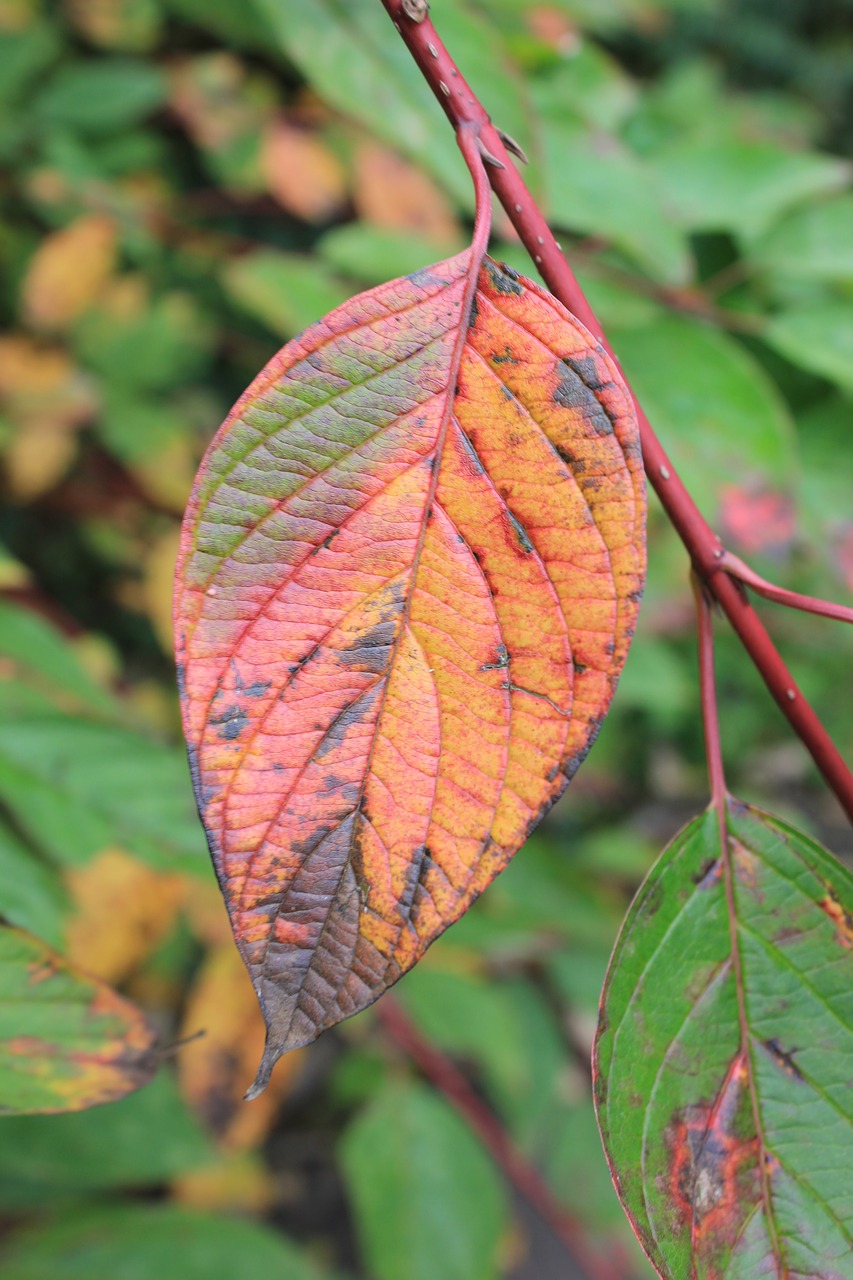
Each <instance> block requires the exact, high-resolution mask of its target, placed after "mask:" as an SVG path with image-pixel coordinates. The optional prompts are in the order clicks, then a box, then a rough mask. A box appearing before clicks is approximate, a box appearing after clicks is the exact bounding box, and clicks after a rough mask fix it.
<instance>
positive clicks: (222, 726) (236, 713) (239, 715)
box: [210, 703, 249, 742]
mask: <svg viewBox="0 0 853 1280" xmlns="http://www.w3.org/2000/svg"><path fill="white" fill-rule="evenodd" d="M210 723H211V724H215V725H218V732H217V737H219V738H223V739H224V740H225V741H227V742H233V740H234V739H235V738H238V737H239V736H240V734H241V733H242V732H243V730H244V729H245V727H246V725H247V724H248V723H249V717H248V716H247V715H246V711H245V708H244V707H241V706H238V705H237V704H236V703H235V704H234V705H233V706H230V707H227V708H226V710H225V711H223V713H222V715H221V716H211V718H210Z"/></svg>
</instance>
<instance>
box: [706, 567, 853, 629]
mask: <svg viewBox="0 0 853 1280" xmlns="http://www.w3.org/2000/svg"><path fill="white" fill-rule="evenodd" d="M722 567H723V568H724V569H725V571H726V573H730V574H731V575H732V577H734V578H737V579H738V580H739V581H740V582H745V583H746V584H747V586H750V587H752V589H753V591H755V592H757V593H758V595H760V596H764V597H765V599H766V600H774V601H775V602H776V604H784V605H787V607H788V608H789V609H800V610H802V612H803V613H817V614H819V615H820V616H821V617H822V618H834V619H835V621H836V622H853V609H849V608H848V607H847V605H844V604H835V603H834V602H833V601H832V600H819V599H817V598H816V597H815V596H804V595H801V594H800V592H799V591H788V589H787V588H786V587H777V586H776V584H775V582H768V581H767V579H766V578H762V577H761V576H760V575H759V574H757V573H756V572H755V570H754V569H750V567H749V565H748V564H744V562H743V561H742V560H741V558H740V556H736V555H733V554H732V552H731V551H725V552H724V553H723V559H722Z"/></svg>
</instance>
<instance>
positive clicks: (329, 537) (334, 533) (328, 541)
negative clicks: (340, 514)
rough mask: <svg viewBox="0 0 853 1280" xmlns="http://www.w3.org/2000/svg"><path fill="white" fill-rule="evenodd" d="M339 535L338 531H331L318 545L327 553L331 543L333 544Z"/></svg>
mask: <svg viewBox="0 0 853 1280" xmlns="http://www.w3.org/2000/svg"><path fill="white" fill-rule="evenodd" d="M339 533H340V529H333V530H332V532H331V533H327V534H326V536H325V538H324V539H323V541H322V542H321V543H320V546H321V547H325V548H326V550H327V551H328V549H329V547H330V546H331V545H332V543H333V542H334V540H335V538H336V537H337V536H338V534H339Z"/></svg>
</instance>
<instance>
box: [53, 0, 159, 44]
mask: <svg viewBox="0 0 853 1280" xmlns="http://www.w3.org/2000/svg"><path fill="white" fill-rule="evenodd" d="M65 5H66V8H67V10H68V16H69V17H70V19H71V21H72V22H73V23H74V26H75V27H76V28H77V30H78V31H81V32H82V33H83V35H84V36H86V38H87V39H88V40H91V42H92V44H97V45H101V46H102V47H103V48H105V49H130V50H133V51H138V50H145V49H150V48H151V46H152V44H153V43H154V41H155V39H156V37H157V32H158V28H159V24H160V21H161V18H160V14H159V13H158V9H157V6H156V5H155V4H153V3H152V0H65Z"/></svg>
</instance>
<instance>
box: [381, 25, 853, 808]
mask: <svg viewBox="0 0 853 1280" xmlns="http://www.w3.org/2000/svg"><path fill="white" fill-rule="evenodd" d="M382 3H383V5H384V6H385V9H386V10H387V12H388V14H389V15H390V17H391V19H392V21H393V22H394V25H395V26H396V28H397V30H398V31H399V33H400V35H401V36H402V38H403V40H404V41H405V43H406V46H407V47H408V49H409V52H410V53H411V55H412V57H413V58H414V60H415V62H416V63H417V65H418V67H419V68H420V70H421V73H422V74H423V76H424V79H425V80H426V81H427V84H428V85H429V87H430V89H432V91H433V93H434V95H435V97H436V99H437V101H438V102H439V104H440V105H441V107H442V109H443V110H444V112H445V115H446V116H447V118H448V120H449V121H450V123H451V125H452V126H453V128H454V130H456V131H457V132H458V130H459V129H460V127H461V126H462V125H463V124H466V123H467V124H476V125H479V127H480V136H481V138H482V141H483V145H484V147H485V148H486V149H487V150H488V152H489V154H490V155H491V156H492V157H494V159H496V160H498V161H499V163H500V166H501V167H500V168H498V167H497V166H494V165H489V166H488V177H489V182H490V183H491V186H492V188H493V190H494V192H495V194H496V195H497V197H498V199H499V200H500V202H501V204H502V205H503V207H504V209H505V210H506V212H507V214H508V215H509V218H510V220H511V221H512V223H513V225H514V227H515V229H516V231H517V232H518V234H519V236H520V238H521V240H522V243H523V244H524V247H525V248H526V249H527V251H528V253H529V254H530V256H531V258H532V259H533V261H534V263H535V264H536V266H537V267H538V269H539V271H540V273H541V275H542V278H543V279H544V280H545V282H546V283H547V285H548V288H549V289H550V290H551V292H552V293H553V294H554V295H555V296H556V297H557V298H558V299H559V300H560V301H561V302H562V303H563V305H564V306H565V307H567V308H568V309H569V310H570V311H571V312H573V313H574V315H576V316H577V317H578V319H579V320H581V321H582V322H583V324H585V325H586V327H587V328H588V329H589V330H590V331H591V332H592V333H593V334H594V335H595V336H596V337H597V338H598V339H599V341H600V342H601V343H602V345H603V346H604V347H605V348H606V349H607V351H609V352H610V354H611V355H613V356H614V359H616V356H615V355H614V353H613V351H612V349H611V347H610V345H609V343H608V342H607V339H606V338H605V336H604V333H603V331H602V328H601V325H600V324H599V322H598V320H597V318H596V316H595V313H594V312H593V310H592V308H591V307H590V305H589V303H588V302H587V300H586V298H585V297H584V294H583V291H582V289H581V287H580V285H579V284H578V282H577V280H576V279H575V276H574V273H573V272H572V269H571V267H570V266H569V264H568V262H567V261H566V259H565V258H564V256H563V253H562V250H561V249H560V246H559V245H558V244H557V241H556V240H555V239H554V236H553V235H552V233H551V231H550V230H549V228H548V225H547V223H546V222H545V220H544V218H543V217H542V214H541V213H540V212H539V209H538V208H537V206H536V203H535V201H534V200H533V197H532V196H531V194H530V192H529V191H528V190H527V187H526V186H525V184H524V182H523V180H522V178H521V175H520V174H519V172H518V170H517V169H516V167H515V165H514V164H513V161H512V157H511V156H510V153H509V152H508V151H507V149H506V147H505V146H504V144H503V142H502V141H501V136H500V133H499V131H498V130H497V129H496V128H495V127H494V126H493V125H492V123H491V120H490V118H489V116H488V114H487V112H486V110H485V108H484V107H483V106H482V104H481V103H480V102H479V100H478V99H477V97H476V95H475V94H474V92H473V91H472V89H471V87H470V86H469V85H468V84H467V83H466V81H465V80H464V78H463V76H462V74H461V72H460V71H459V68H458V67H457V65H456V63H455V62H454V61H453V59H452V58H451V56H450V54H449V53H448V52H447V50H446V48H445V47H444V45H443V44H442V42H441V39H440V37H439V35H438V33H437V31H436V29H435V27H434V25H433V23H432V20H431V19H430V18H429V16H428V14H426V13H424V12H423V11H422V10H419V16H418V19H417V20H415V19H413V18H411V17H409V16H407V8H406V2H405V0H382ZM632 394H633V393H632ZM634 403H635V405H636V409H637V417H638V420H639V426H640V436H641V440H642V446H643V459H644V462H645V466H646V474H647V475H648V478H649V482H650V483H651V485H652V487H653V488H654V490H655V493H656V494H657V496H658V498H659V499H660V502H661V505H662V506H663V508H664V510H665V511H666V513H667V515H668V517H669V519H670V521H671V523H672V524H673V526H674V528H675V530H676V532H677V533H678V535H679V537H680V538H681V541H682V542H683V543H684V546H685V548H686V549H687V552H688V554H689V556H690V559H691V561H692V564H693V568H694V570H695V572H696V573H697V574H698V575H699V577H700V578H701V579H702V581H703V582H705V583H706V585H707V587H708V590H709V591H710V593H711V594H712V595H713V596H714V598H715V599H716V600H717V602H718V603H719V605H720V607H721V608H722V610H723V612H724V613H725V615H726V617H727V618H728V619H729V622H730V623H731V625H732V626H733V627H734V630H735V631H736V633H737V635H738V636H739V637H740V640H741V642H742V644H743V646H744V648H745V649H746V651H747V653H748V654H749V656H750V658H751V659H752V661H753V663H754V664H755V666H756V668H757V669H758V671H759V673H760V674H761V676H762V678H763V680H764V683H765V684H766V685H767V688H768V689H769V690H770V693H771V694H772V696H773V698H774V699H775V701H776V703H777V705H778V706H779V708H780V709H781V711H782V713H783V715H784V716H785V717H786V718H787V720H788V721H789V723H790V724H791V727H792V728H793V730H794V732H795V733H796V734H797V736H798V737H799V738H800V740H801V741H802V743H803V745H804V746H805V747H806V749H807V751H808V752H809V754H810V755H811V757H812V759H813V760H814V762H815V764H816V766H817V768H818V770H819V771H820V773H821V774H822V776H823V778H824V780H825V781H826V783H827V785H828V786H829V787H830V789H831V790H832V791H833V792H834V793H835V795H836V796H837V798H838V800H839V802H840V804H841V805H842V807H843V809H844V810H845V812H846V813H847V815H848V817H849V818H850V820H851V822H853V773H851V772H850V770H849V768H848V767H847V765H846V764H845V762H844V760H843V759H842V757H841V754H840V753H839V751H838V748H837V747H836V746H835V744H834V742H833V741H832V739H831V738H830V736H829V734H828V733H827V731H826V729H825V728H824V726H823V724H822V723H821V721H820V719H819V718H818V716H817V715H816V713H815V711H814V710H813V708H812V707H811V706H810V705H809V703H808V702H807V701H806V699H805V698H804V697H803V695H802V693H801V692H800V690H799V689H798V688H797V685H796V682H795V681H794V678H793V676H792V675H791V673H790V671H789V670H788V668H787V666H786V665H785V663H784V661H783V660H782V657H781V655H780V653H779V652H778V650H777V649H776V647H775V645H774V644H773V641H772V640H771V639H770V636H769V635H768V634H767V631H766V630H765V628H764V626H763V624H762V622H761V619H760V618H759V617H758V614H757V613H756V612H755V610H754V609H753V608H752V605H751V604H750V602H749V600H748V599H747V596H746V594H745V592H744V590H743V588H742V587H741V585H740V584H739V583H738V582H736V581H735V580H734V578H732V577H730V575H729V574H728V573H727V572H721V562H722V558H723V555H724V551H723V547H722V544H721V542H720V540H719V538H718V537H717V535H716V534H715V533H714V531H713V529H712V528H711V526H710V525H709V524H708V522H707V520H705V518H704V516H703V515H702V513H701V512H700V511H699V508H698V507H697V506H696V503H695V502H694V501H693V499H692V498H691V496H690V494H689V493H688V491H687V489H686V488H685V486H684V484H683V482H682V480H681V478H680V477H679V475H678V473H677V471H676V469H675V467H674V466H673V464H672V462H671V460H670V459H669V457H668V456H667V453H666V450H665V449H664V448H663V446H662V444H661V443H660V441H659V440H658V438H657V436H656V435H655V432H654V430H653V428H652V426H651V424H650V422H649V420H648V418H647V417H646V415H645V414H644V412H643V410H642V408H641V406H640V405H639V404H638V403H637V400H636V397H634Z"/></svg>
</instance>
